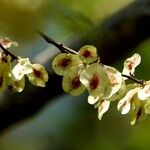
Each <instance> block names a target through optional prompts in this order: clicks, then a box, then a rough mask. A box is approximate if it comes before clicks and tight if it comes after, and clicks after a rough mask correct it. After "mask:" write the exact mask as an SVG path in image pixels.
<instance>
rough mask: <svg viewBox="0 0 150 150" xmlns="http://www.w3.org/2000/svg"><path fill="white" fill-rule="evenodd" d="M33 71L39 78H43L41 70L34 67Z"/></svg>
mask: <svg viewBox="0 0 150 150" xmlns="http://www.w3.org/2000/svg"><path fill="white" fill-rule="evenodd" d="M33 73H34V75H35V76H36V77H37V78H42V73H41V71H39V70H36V69H33Z"/></svg>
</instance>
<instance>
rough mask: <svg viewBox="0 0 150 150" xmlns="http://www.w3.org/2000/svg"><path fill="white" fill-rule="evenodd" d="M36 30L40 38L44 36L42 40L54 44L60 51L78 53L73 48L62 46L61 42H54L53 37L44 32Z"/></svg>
mask: <svg viewBox="0 0 150 150" xmlns="http://www.w3.org/2000/svg"><path fill="white" fill-rule="evenodd" d="M37 32H38V33H39V34H40V36H41V37H42V38H44V40H45V41H46V42H48V43H50V44H52V45H54V46H56V47H57V48H58V49H59V50H60V51H61V52H62V53H64V52H66V53H72V54H78V53H77V52H76V51H75V50H73V49H71V48H69V47H66V46H64V45H63V44H60V43H58V42H55V40H54V39H52V38H50V37H48V36H47V35H46V34H44V33H43V32H41V31H39V30H37Z"/></svg>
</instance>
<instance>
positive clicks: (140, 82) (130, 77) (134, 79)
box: [122, 74, 145, 85]
mask: <svg viewBox="0 0 150 150" xmlns="http://www.w3.org/2000/svg"><path fill="white" fill-rule="evenodd" d="M122 76H123V77H126V78H128V79H129V80H132V81H134V82H136V83H138V84H141V85H144V84H145V81H144V80H139V79H136V78H135V77H133V76H128V75H125V74H122Z"/></svg>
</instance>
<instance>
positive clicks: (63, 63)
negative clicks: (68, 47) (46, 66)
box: [59, 58, 71, 67]
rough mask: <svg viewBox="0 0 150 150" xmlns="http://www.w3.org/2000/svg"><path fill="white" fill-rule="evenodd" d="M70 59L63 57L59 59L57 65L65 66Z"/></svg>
mask: <svg viewBox="0 0 150 150" xmlns="http://www.w3.org/2000/svg"><path fill="white" fill-rule="evenodd" d="M70 61H71V60H70V59H67V58H64V59H62V60H61V62H60V64H59V65H60V66H62V67H67V66H68V65H69V63H70Z"/></svg>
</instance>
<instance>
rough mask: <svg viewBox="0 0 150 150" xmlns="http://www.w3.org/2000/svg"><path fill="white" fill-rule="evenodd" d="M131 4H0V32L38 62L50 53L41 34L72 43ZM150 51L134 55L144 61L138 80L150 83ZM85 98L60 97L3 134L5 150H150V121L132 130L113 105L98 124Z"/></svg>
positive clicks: (87, 0)
mask: <svg viewBox="0 0 150 150" xmlns="http://www.w3.org/2000/svg"><path fill="white" fill-rule="evenodd" d="M131 2H133V0H115V1H113V0H92V1H91V0H82V1H81V0H71V1H70V0H32V1H30V0H1V1H0V10H1V13H0V20H1V22H0V32H1V36H2V37H3V36H7V37H9V38H11V39H13V40H15V41H17V42H18V43H19V47H18V48H17V49H13V50H12V51H13V52H14V53H15V54H17V55H21V56H26V57H29V58H34V56H35V55H38V54H39V53H40V52H41V51H43V50H44V49H46V48H47V44H45V42H43V40H42V39H41V38H40V37H39V36H38V35H37V34H36V32H35V29H36V28H39V29H41V30H43V31H44V32H46V33H48V34H49V35H51V36H52V37H53V38H54V39H57V40H58V41H62V42H66V41H70V39H71V40H73V39H74V38H75V37H79V36H80V35H83V34H85V33H86V32H87V31H88V30H89V29H91V28H94V27H95V26H96V24H97V23H100V22H103V20H104V19H106V18H107V17H109V16H111V15H112V14H114V13H115V12H117V11H118V10H121V9H122V8H123V7H125V6H127V5H129V4H130V3H131ZM4 16H5V17H4ZM49 47H50V46H49ZM149 49H150V39H148V40H146V41H144V42H143V43H142V44H140V45H137V47H136V49H135V51H134V52H137V53H140V55H141V56H142V63H141V65H140V66H139V67H138V69H137V74H138V77H139V78H143V79H149V56H150V55H149ZM134 52H133V51H132V52H131V53H130V54H129V56H130V55H132V54H133V53H134ZM125 58H126V57H124V59H125ZM123 61H124V60H123V58H121V59H119V60H117V61H116V62H115V63H114V64H112V66H115V67H116V68H118V69H120V70H121V69H122V65H123ZM86 97H87V93H85V94H83V95H82V96H79V97H71V96H68V95H62V96H59V97H57V98H56V99H54V101H53V103H50V104H48V105H47V106H45V107H44V108H43V109H42V110H41V111H40V112H39V113H37V114H36V115H35V116H34V117H31V118H29V119H26V120H24V121H22V122H20V123H19V124H16V125H14V126H12V127H11V128H9V129H8V130H6V131H5V132H4V133H2V134H1V135H0V150H100V149H103V150H110V149H111V150H122V149H123V150H130V149H131V150H134V149H136V150H148V149H150V143H149V133H150V128H149V125H150V120H149V118H147V119H146V120H144V121H143V122H142V123H141V124H138V125H136V126H130V123H129V118H128V116H122V115H120V113H119V112H117V110H116V103H114V104H112V106H111V108H110V110H109V111H108V113H106V114H105V115H104V117H103V119H102V121H99V120H98V119H97V112H96V110H94V109H93V107H92V106H90V105H88V104H87V100H86ZM12 100H13V98H12Z"/></svg>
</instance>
